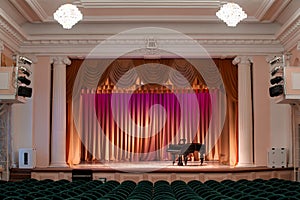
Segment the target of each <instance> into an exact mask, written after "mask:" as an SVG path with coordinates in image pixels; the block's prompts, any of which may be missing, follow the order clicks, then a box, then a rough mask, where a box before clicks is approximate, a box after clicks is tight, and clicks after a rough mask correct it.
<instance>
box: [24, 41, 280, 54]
mask: <svg viewBox="0 0 300 200" xmlns="http://www.w3.org/2000/svg"><path fill="white" fill-rule="evenodd" d="M103 41H104V40H102V41H101V40H67V41H66V40H63V41H57V40H48V41H43V40H40V41H32V42H31V43H28V42H27V43H26V44H25V45H23V46H22V47H21V48H20V50H21V51H22V52H26V53H34V54H36V55H66V56H80V57H85V56H87V55H88V54H89V53H90V52H92V51H93V49H95V48H98V47H99V46H98V45H100V48H104V49H107V51H106V52H104V53H103V54H105V55H103V56H105V57H109V56H110V54H111V56H114V55H113V54H119V52H122V51H123V50H124V49H127V48H128V47H134V48H140V49H142V48H145V40H137V39H131V40H130V39H124V40H123V39H116V40H113V39H110V40H109V41H105V42H103ZM156 41H157V44H158V48H160V47H161V48H163V47H169V48H170V49H176V50H178V51H179V52H183V53H184V54H185V53H186V55H188V56H191V57H196V56H201V55H196V54H194V53H195V52H194V49H192V48H190V47H189V46H191V45H194V44H195V42H197V43H196V44H198V45H200V46H202V48H203V49H204V50H205V51H206V52H207V53H208V54H209V55H210V56H211V57H232V56H235V55H270V54H271V55H272V54H278V53H281V52H282V51H283V50H284V49H283V47H282V46H281V44H280V43H279V41H276V40H215V39H214V40H207V39H206V40H200V39H196V40H178V39H164V40H160V39H156ZM101 42H103V43H101ZM191 47H192V46H191ZM163 54H164V55H162V56H161V57H164V56H167V57H168V56H170V55H169V54H166V53H165V52H163ZM132 56H134V53H132Z"/></svg>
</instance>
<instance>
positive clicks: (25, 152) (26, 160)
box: [19, 148, 36, 169]
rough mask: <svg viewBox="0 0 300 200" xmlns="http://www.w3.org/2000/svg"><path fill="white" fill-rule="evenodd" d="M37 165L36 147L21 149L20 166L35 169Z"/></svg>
mask: <svg viewBox="0 0 300 200" xmlns="http://www.w3.org/2000/svg"><path fill="white" fill-rule="evenodd" d="M35 166H36V150H35V149H34V148H23V149H19V168H23V169H33V168H35Z"/></svg>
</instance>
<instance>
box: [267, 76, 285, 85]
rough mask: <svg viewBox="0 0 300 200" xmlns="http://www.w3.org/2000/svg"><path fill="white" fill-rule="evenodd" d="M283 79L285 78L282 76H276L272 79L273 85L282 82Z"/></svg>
mask: <svg viewBox="0 0 300 200" xmlns="http://www.w3.org/2000/svg"><path fill="white" fill-rule="evenodd" d="M281 81H283V78H282V77H281V76H276V77H275V78H272V79H271V80H270V83H271V84H272V85H274V84H277V83H280V82H281Z"/></svg>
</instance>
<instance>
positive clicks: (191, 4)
mask: <svg viewBox="0 0 300 200" xmlns="http://www.w3.org/2000/svg"><path fill="white" fill-rule="evenodd" d="M31 1H34V0H31ZM73 3H74V4H76V5H77V6H79V7H83V8H91V7H92V8H97V7H98V8H182V7H184V8H218V7H220V5H221V1H216V0H205V1H203V0H193V1H190V0H188V1H186V3H184V1H183V0H164V1H153V0H143V1H139V0H110V1H105V0H104V1H94V0H77V1H75V2H73Z"/></svg>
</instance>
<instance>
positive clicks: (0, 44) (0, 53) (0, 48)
mask: <svg viewBox="0 0 300 200" xmlns="http://www.w3.org/2000/svg"><path fill="white" fill-rule="evenodd" d="M3 50H4V44H3V41H2V40H0V66H2V51H3Z"/></svg>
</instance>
